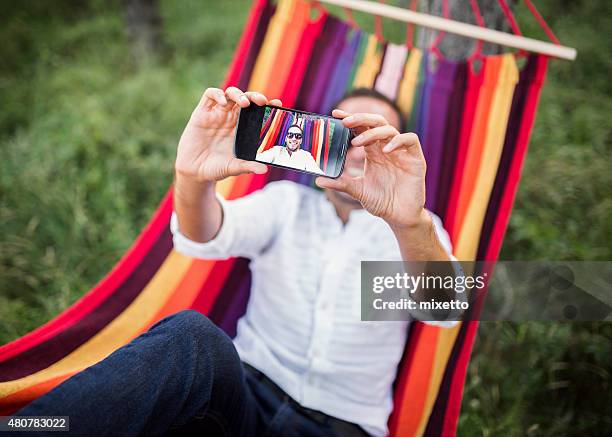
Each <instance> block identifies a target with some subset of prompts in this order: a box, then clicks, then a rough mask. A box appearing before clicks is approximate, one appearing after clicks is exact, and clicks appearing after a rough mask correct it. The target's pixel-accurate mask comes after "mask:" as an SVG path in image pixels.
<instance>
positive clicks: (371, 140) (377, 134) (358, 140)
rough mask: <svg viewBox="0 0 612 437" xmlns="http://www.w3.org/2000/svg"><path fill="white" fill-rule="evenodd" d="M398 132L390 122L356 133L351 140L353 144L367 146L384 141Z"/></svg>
mask: <svg viewBox="0 0 612 437" xmlns="http://www.w3.org/2000/svg"><path fill="white" fill-rule="evenodd" d="M398 134H399V132H398V131H397V129H395V128H394V127H393V126H391V125H390V124H386V125H384V126H378V127H375V128H373V129H369V130H367V131H365V132H363V133H361V134H359V135H357V136H356V137H355V138H353V140H352V141H351V144H352V145H353V146H357V147H367V146H370V145H372V144H375V143H377V142H378V141H385V140H388V139H391V138H393V137H395V136H396V135H398Z"/></svg>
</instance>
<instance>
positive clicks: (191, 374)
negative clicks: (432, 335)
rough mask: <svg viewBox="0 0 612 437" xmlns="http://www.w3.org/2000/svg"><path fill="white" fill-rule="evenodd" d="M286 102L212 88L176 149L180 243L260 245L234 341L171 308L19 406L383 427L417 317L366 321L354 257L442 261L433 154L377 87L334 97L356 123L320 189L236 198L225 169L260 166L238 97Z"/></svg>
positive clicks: (285, 188)
mask: <svg viewBox="0 0 612 437" xmlns="http://www.w3.org/2000/svg"><path fill="white" fill-rule="evenodd" d="M268 103H269V104H272V105H277V106H280V105H281V102H280V101H278V100H272V101H270V102H269V101H268V99H267V98H266V97H265V96H263V95H262V94H260V93H256V92H247V93H243V92H242V91H241V90H239V89H237V88H234V87H231V88H228V89H227V90H225V91H223V90H220V89H215V88H209V89H207V90H206V92H205V93H204V95H203V97H202V99H201V101H200V103H199V104H198V106H197V107H196V109H195V110H194V112H193V114H192V115H191V118H190V120H189V122H188V124H187V127H186V128H185V131H184V132H183V134H182V136H181V139H180V142H179V146H178V152H177V158H176V163H175V168H176V180H175V185H174V206H175V211H176V214H174V215H173V218H172V231H173V233H174V243H175V248H176V250H178V251H179V252H182V253H185V254H187V255H190V256H196V257H201V258H226V257H230V256H245V257H248V258H250V259H251V260H252V262H251V270H252V273H253V282H252V284H253V285H252V291H251V296H250V301H249V305H248V308H247V313H246V314H245V316H244V317H243V318H242V319H241V320H240V321H239V324H238V333H237V336H236V338H235V339H234V341H233V342H232V340H230V339H229V338H228V337H227V336H226V335H225V334H224V333H223V332H222V331H221V330H220V329H219V328H217V327H216V326H214V325H213V324H212V323H211V322H210V321H209V320H208V319H207V318H206V317H205V316H203V315H201V314H199V313H196V312H193V311H184V312H181V313H178V314H176V315H174V316H170V317H168V318H166V319H164V320H162V321H160V322H159V323H158V324H157V325H155V326H154V327H153V328H151V329H150V330H149V331H148V332H147V333H145V334H144V335H142V336H140V337H139V338H137V339H136V340H134V341H133V342H131V343H130V344H128V345H127V346H125V347H123V348H121V349H119V350H118V351H116V352H115V353H113V354H112V355H110V356H109V357H108V358H107V359H105V360H104V361H102V362H101V363H98V364H97V365H95V366H92V367H90V368H89V369H86V370H85V371H83V372H81V373H80V374H77V375H76V376H74V377H73V378H71V379H69V380H68V381H66V382H65V383H63V384H62V385H60V386H59V387H58V388H56V389H55V390H53V391H51V392H50V393H48V394H47V395H45V396H43V397H41V398H40V399H38V400H36V401H34V402H33V403H32V404H31V405H30V406H29V407H26V408H25V409H24V410H22V411H21V412H20V413H19V414H21V415H70V427H71V431H73V432H74V433H75V434H80V435H104V434H108V435H116V434H121V435H140V434H144V435H156V434H162V433H164V432H166V431H167V432H168V433H172V432H176V433H177V435H179V434H180V435H183V434H185V433H189V432H193V433H194V434H195V433H197V434H198V435H202V436H208V435H215V436H216V435H221V436H223V435H227V436H243V435H246V436H251V435H253V436H257V435H274V436H285V435H295V436H362V435H364V436H365V435H375V436H382V435H385V434H386V433H387V427H386V423H387V420H388V416H389V414H390V412H391V410H392V408H393V403H392V385H393V382H394V379H395V375H396V370H397V365H398V363H399V361H400V358H401V356H402V352H403V350H404V346H405V340H406V336H407V332H408V325H409V322H362V321H360V296H359V293H360V273H359V272H360V261H361V260H398V259H404V260H409V261H420V260H430V261H448V260H449V259H450V244H449V241H448V237H447V235H446V233H445V232H444V230H443V229H442V227H441V225H440V222H439V219H437V218H436V217H435V216H432V215H431V214H430V213H428V212H427V211H426V210H425V209H424V204H425V160H424V158H423V153H422V151H421V146H420V144H419V141H418V138H417V137H416V135H414V134H412V133H400V128H401V116H400V113H399V111H398V110H397V108H396V107H395V106H394V104H393V103H392V102H390V101H389V100H387V99H386V98H385V97H384V96H382V95H380V94H378V93H375V92H372V91H358V92H355V93H353V94H350V95H349V96H347V97H346V98H344V99H343V100H342V101H341V102H340V103H339V105H338V109H336V110H334V111H333V115H334V116H335V117H337V118H339V119H342V123H343V124H344V125H345V126H346V127H348V128H352V129H355V130H356V132H357V134H358V135H357V137H356V138H354V139H353V141H352V146H351V147H350V149H349V152H348V154H347V161H346V165H345V171H344V173H343V174H342V176H341V177H339V178H338V179H328V178H322V177H319V178H318V179H317V181H316V183H317V185H318V186H319V187H321V188H323V189H324V191H323V192H320V191H317V190H313V189H311V188H308V187H305V186H302V185H297V184H293V183H291V182H288V181H280V182H275V183H271V184H269V185H267V186H266V187H265V188H264V189H263V190H260V191H258V192H256V193H253V194H251V195H249V196H246V197H244V198H242V199H238V200H235V201H225V200H224V199H222V198H221V197H220V196H218V195H217V194H216V191H215V185H216V182H217V181H219V180H222V179H224V178H226V177H228V176H233V175H239V174H242V173H264V172H266V171H267V167H266V165H265V164H262V163H259V162H250V161H241V160H239V159H237V158H235V157H234V156H233V153H232V146H233V144H232V143H233V131H234V128H235V126H236V123H237V119H238V111H239V108H244V107H246V106H248V105H251V104H257V105H265V104H268Z"/></svg>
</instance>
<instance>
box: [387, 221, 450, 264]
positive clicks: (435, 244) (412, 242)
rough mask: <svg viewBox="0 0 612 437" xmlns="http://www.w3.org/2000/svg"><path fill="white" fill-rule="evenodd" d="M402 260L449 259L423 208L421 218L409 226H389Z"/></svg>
mask: <svg viewBox="0 0 612 437" xmlns="http://www.w3.org/2000/svg"><path fill="white" fill-rule="evenodd" d="M391 229H392V230H393V233H394V234H395V238H396V239H397V242H398V244H399V248H400V252H401V254H402V259H403V260H404V261H450V257H449V255H448V253H446V250H444V247H443V246H442V244H441V243H440V240H439V239H438V236H437V235H436V230H435V227H434V223H433V220H432V218H431V216H430V215H429V213H428V212H427V211H425V210H423V214H422V218H421V220H419V222H418V223H416V224H413V225H411V226H403V227H398V226H391Z"/></svg>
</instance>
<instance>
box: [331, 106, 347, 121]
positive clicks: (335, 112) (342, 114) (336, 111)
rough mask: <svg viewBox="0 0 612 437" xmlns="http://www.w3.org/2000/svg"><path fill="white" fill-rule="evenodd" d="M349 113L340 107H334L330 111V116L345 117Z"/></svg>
mask: <svg viewBox="0 0 612 437" xmlns="http://www.w3.org/2000/svg"><path fill="white" fill-rule="evenodd" d="M350 115H351V113H350V112H346V111H344V110H342V109H337V108H336V109H334V110H333V111H332V117H335V118H339V119H343V118H346V117H348V116H350Z"/></svg>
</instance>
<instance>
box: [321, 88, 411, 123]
mask: <svg viewBox="0 0 612 437" xmlns="http://www.w3.org/2000/svg"><path fill="white" fill-rule="evenodd" d="M353 97H370V98H373V99H376V100H380V101H382V102H385V103H386V104H387V105H389V106H391V108H393V110H394V111H395V113H396V114H397V116H398V117H399V121H400V129H399V130H400V131H402V130H404V129H405V128H406V120H405V119H404V115H403V114H402V110H401V109H400V108H399V106H397V103H395V102H394V101H393V100H391V99H390V98H389V97H387V96H385V95H384V94H383V93H381V92H379V91H376V90H375V89H372V88H354V89H352V90H351V91H349V92H348V93H346V94H345V95H344V96H343V97H342V98H341V99H340V100H338V101H337V102H336V104H335V105H334V106H332V108H337V107H338V105H340V103H342V102H344V101H345V100H348V99H352V98H353Z"/></svg>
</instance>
